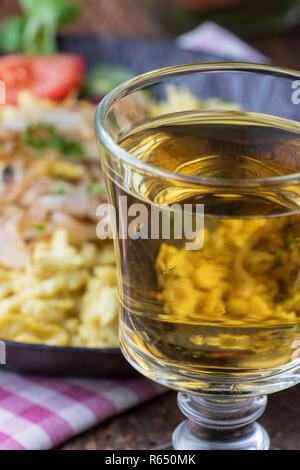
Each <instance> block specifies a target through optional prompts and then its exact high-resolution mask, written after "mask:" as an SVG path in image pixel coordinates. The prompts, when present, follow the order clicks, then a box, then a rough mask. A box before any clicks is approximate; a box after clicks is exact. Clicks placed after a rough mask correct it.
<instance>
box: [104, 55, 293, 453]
mask: <svg viewBox="0 0 300 470" xmlns="http://www.w3.org/2000/svg"><path fill="white" fill-rule="evenodd" d="M299 78H300V74H299V73H298V72H296V71H292V70H288V69H282V68H277V67H270V66H263V65H255V64H239V63H235V64H231V63H209V64H192V65H183V66H177V67H169V68H165V69H160V70H156V71H153V72H149V73H147V74H144V75H141V76H139V77H136V78H134V79H132V80H130V81H128V82H126V83H125V84H123V85H121V86H120V87H118V88H116V89H115V90H113V91H112V92H111V93H110V94H109V95H107V96H106V97H105V98H104V99H103V100H102V102H101V103H100V104H99V106H98V109H97V112H96V116H95V130H96V136H97V141H98V147H99V152H100V156H101V161H102V165H103V169H104V172H105V175H106V184H107V190H108V195H109V201H110V204H109V205H108V206H107V212H109V216H110V224H111V226H112V227H113V235H110V236H113V238H114V242H115V250H116V255H117V265H118V279H119V298H120V341H121V348H122V351H123V353H124V355H125V357H126V358H127V360H128V361H129V362H130V364H132V365H133V367H135V368H136V369H137V370H138V371H140V372H141V373H142V374H144V375H145V376H147V377H149V378H150V379H152V380H154V381H157V382H159V383H161V384H163V385H165V386H167V387H170V388H172V389H175V390H178V391H179V394H178V405H179V407H180V409H181V411H182V412H183V414H184V415H185V416H186V417H187V420H186V421H184V422H183V423H182V424H180V425H179V426H178V427H177V428H176V429H175V431H174V434H173V446H174V448H175V449H176V450H179V449H182V450H189V449H191V450H197V449H235V450H237V449H239V450H240V449H256V450H259V449H268V448H269V445H270V440H269V436H268V434H267V432H266V431H265V429H264V428H263V427H262V426H261V425H259V424H257V423H256V419H257V418H259V416H260V415H261V414H262V413H263V411H264V409H265V407H266V402H267V398H266V395H267V394H269V393H273V392H276V391H279V390H282V389H285V388H287V387H290V386H292V385H294V384H296V383H298V382H299V377H300V368H299V366H300V359H299V356H300V354H299V352H300V321H299V318H300V316H299V315H300V185H299V181H300V173H299V166H300V153H299V152H300V145H299V144H300V127H299V118H300V107H299V106H300V105H299V103H300V99H299V98H300V87H299V85H300V81H299ZM104 212H105V211H101V210H100V212H99V214H100V213H101V215H103V216H104V215H105V213H104ZM104 219H105V217H103V218H102V219H101V221H100V222H99V223H102V224H104ZM106 219H107V217H106ZM106 223H107V220H106ZM102 228H103V227H102ZM104 232H105V230H101V233H102V235H103V233H104ZM108 233H109V230H107V234H108Z"/></svg>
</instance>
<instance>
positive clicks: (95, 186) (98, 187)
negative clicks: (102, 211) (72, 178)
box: [87, 181, 104, 193]
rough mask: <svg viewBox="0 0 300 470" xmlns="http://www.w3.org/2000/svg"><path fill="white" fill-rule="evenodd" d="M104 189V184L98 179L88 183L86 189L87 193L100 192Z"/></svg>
mask: <svg viewBox="0 0 300 470" xmlns="http://www.w3.org/2000/svg"><path fill="white" fill-rule="evenodd" d="M103 189H104V185H103V184H102V183H100V182H99V181H94V182H93V183H91V184H89V185H88V187H87V190H88V192H89V193H101V192H102V191H103Z"/></svg>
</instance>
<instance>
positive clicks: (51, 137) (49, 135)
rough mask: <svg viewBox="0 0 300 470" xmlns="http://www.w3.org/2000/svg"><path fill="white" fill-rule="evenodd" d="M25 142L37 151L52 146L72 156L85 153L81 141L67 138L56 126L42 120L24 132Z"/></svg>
mask: <svg viewBox="0 0 300 470" xmlns="http://www.w3.org/2000/svg"><path fill="white" fill-rule="evenodd" d="M23 142H24V144H25V145H27V146H29V147H32V148H33V149H34V150H36V151H37V152H39V151H41V150H44V149H45V148H52V149H55V150H58V151H59V152H61V153H63V154H64V155H69V156H72V157H78V156H81V155H83V147H82V145H81V144H80V143H79V142H75V141H72V140H68V139H66V138H65V137H64V136H63V135H61V134H59V133H58V132H57V131H56V129H55V127H54V126H52V125H50V124H47V123H45V122H40V123H39V124H38V125H37V126H28V127H27V129H26V130H25V132H24V134H23Z"/></svg>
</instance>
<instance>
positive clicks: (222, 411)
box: [173, 393, 270, 450]
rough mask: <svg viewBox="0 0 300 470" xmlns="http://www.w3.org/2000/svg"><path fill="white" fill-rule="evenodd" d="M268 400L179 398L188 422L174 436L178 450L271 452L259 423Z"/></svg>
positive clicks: (181, 396) (185, 396)
mask: <svg viewBox="0 0 300 470" xmlns="http://www.w3.org/2000/svg"><path fill="white" fill-rule="evenodd" d="M266 404H267V397H265V396H263V397H255V398H245V399H234V398H231V397H222V398H213V399H207V398H202V397H199V396H195V395H190V394H186V393H179V394H178V405H179V408H180V409H181V411H182V412H183V414H184V415H185V416H186V417H187V418H188V419H187V420H186V421H184V422H183V423H181V424H179V426H177V428H176V429H175V431H174V433H173V447H174V449H175V450H268V449H269V448H270V438H269V435H268V433H267V432H266V430H265V429H264V428H263V427H262V426H261V425H260V424H258V423H256V422H255V421H256V419H258V418H259V417H260V416H261V415H262V414H263V412H264V410H265V408H266Z"/></svg>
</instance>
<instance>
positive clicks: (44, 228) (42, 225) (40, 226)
mask: <svg viewBox="0 0 300 470" xmlns="http://www.w3.org/2000/svg"><path fill="white" fill-rule="evenodd" d="M32 228H34V229H35V230H39V231H40V232H41V231H42V230H46V228H47V225H46V224H37V225H34V226H33V227H32Z"/></svg>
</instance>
